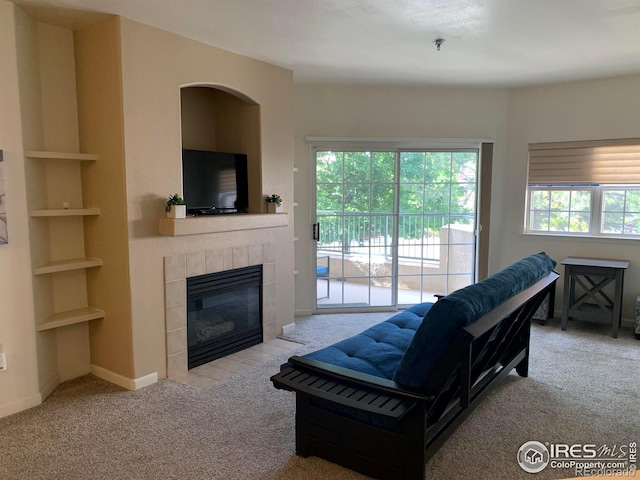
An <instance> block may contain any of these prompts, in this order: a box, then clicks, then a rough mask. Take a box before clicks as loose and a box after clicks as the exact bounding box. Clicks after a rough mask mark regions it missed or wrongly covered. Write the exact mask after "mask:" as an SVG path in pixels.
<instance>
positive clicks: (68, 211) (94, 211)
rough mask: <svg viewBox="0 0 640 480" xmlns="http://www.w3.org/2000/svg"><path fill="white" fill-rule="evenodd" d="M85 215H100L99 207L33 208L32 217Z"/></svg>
mask: <svg viewBox="0 0 640 480" xmlns="http://www.w3.org/2000/svg"><path fill="white" fill-rule="evenodd" d="M83 215H100V209H99V208H64V209H63V208H60V209H55V208H54V209H43V210H31V216H32V217H77V216H83Z"/></svg>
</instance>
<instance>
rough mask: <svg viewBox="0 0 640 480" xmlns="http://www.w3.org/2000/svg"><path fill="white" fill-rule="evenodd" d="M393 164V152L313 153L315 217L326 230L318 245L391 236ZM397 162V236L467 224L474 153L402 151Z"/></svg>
mask: <svg viewBox="0 0 640 480" xmlns="http://www.w3.org/2000/svg"><path fill="white" fill-rule="evenodd" d="M395 163H396V153H395V152H362V151H358V152H348V151H345V152H336V151H320V152H317V154H316V181H317V195H316V199H317V209H318V216H319V217H323V218H322V219H323V220H324V222H323V223H324V225H326V226H327V227H328V228H326V229H325V228H324V227H323V242H326V243H331V242H334V241H335V242H343V243H347V244H348V243H349V242H351V241H354V240H355V241H357V242H362V241H366V239H367V238H371V237H375V236H377V235H385V234H388V235H391V232H392V229H393V223H392V222H393V219H394V217H393V212H394V195H395V180H396V168H395ZM399 163H400V165H399V186H398V188H399V192H398V195H399V214H400V220H399V222H400V223H399V234H400V238H406V239H416V238H421V237H423V236H426V235H432V234H437V233H439V231H440V227H441V226H442V225H444V224H447V223H468V222H469V221H473V217H474V216H475V211H476V163H477V154H476V152H402V153H400V156H399ZM403 217H407V218H403ZM415 218H419V219H420V221H419V223H418V224H416V221H415ZM470 219H471V220H470ZM329 225H330V227H329Z"/></svg>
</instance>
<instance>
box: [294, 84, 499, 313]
mask: <svg viewBox="0 0 640 480" xmlns="http://www.w3.org/2000/svg"><path fill="white" fill-rule="evenodd" d="M294 98H295V101H294V107H295V108H294V119H295V122H294V125H295V163H296V166H297V167H298V169H299V171H298V173H296V175H295V187H296V197H297V198H296V200H297V202H298V203H299V207H298V208H296V225H295V235H296V236H297V237H298V238H299V239H300V240H299V241H298V242H297V243H296V250H295V253H296V255H295V257H296V266H295V268H296V270H297V271H298V272H299V274H298V276H297V279H296V294H295V302H296V303H295V309H296V312H297V313H298V314H308V313H310V312H311V310H312V308H314V307H315V300H314V297H313V295H314V293H313V291H312V287H313V278H314V277H313V269H312V268H313V263H312V262H313V258H314V255H313V254H314V250H313V249H314V248H315V245H314V244H313V243H312V241H311V239H310V237H311V236H310V231H311V212H312V211H313V209H314V206H313V205H311V196H312V195H311V178H312V176H313V175H314V172H313V160H312V159H311V154H310V149H309V145H308V143H307V142H305V137H307V136H317V137H371V138H376V137H377V138H432V139H436V138H440V139H442V138H459V139H465V138H466V139H469V138H476V139H478V138H481V139H492V140H495V142H496V145H495V149H494V167H493V172H494V175H493V180H494V182H502V181H504V177H503V175H502V174H501V171H502V170H503V169H502V168H501V165H502V164H503V163H504V162H505V143H506V142H505V134H506V128H507V92H506V90H496V89H473V88H433V87H432V88H426V87H425V88H393V87H347V86H345V87H343V86H318V85H298V86H296V88H295V97H294ZM494 208H495V207H494ZM496 234H497V232H496V231H495V230H493V229H492V237H491V239H492V241H493V238H494V236H495V235H496Z"/></svg>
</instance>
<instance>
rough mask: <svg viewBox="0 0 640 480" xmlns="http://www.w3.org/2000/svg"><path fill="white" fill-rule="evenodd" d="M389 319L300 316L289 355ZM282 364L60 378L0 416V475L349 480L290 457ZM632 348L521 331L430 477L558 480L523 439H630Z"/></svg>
mask: <svg viewBox="0 0 640 480" xmlns="http://www.w3.org/2000/svg"><path fill="white" fill-rule="evenodd" d="M388 316H389V314H373V315H372V314H357V315H323V316H316V317H308V318H302V319H299V321H298V327H297V329H296V332H295V334H293V335H292V339H295V340H296V341H298V342H304V343H305V345H301V349H300V352H301V353H302V352H306V351H310V350H313V349H315V348H317V347H319V346H322V345H326V344H330V343H332V342H334V341H335V340H337V339H339V338H341V337H342V336H345V335H350V334H353V333H356V332H358V331H361V330H362V329H364V328H366V327H367V326H369V325H370V324H372V323H375V322H377V321H380V320H381V319H382V318H386V317H388ZM285 360H286V357H283V358H282V359H278V360H276V361H271V362H269V363H266V364H263V365H261V366H258V367H255V368H253V369H252V370H250V371H247V372H244V373H242V374H239V375H237V376H235V377H232V378H230V379H228V380H226V381H223V382H221V383H218V384H216V385H214V386H213V387H211V388H209V389H207V390H199V389H196V388H193V387H189V386H185V385H181V384H179V383H176V382H173V381H171V380H164V381H161V382H159V383H157V384H155V385H152V386H150V387H147V388H145V389H143V390H139V391H136V392H130V391H125V390H122V389H120V388H118V387H115V386H113V385H111V384H109V383H107V382H104V381H102V380H100V379H97V378H95V377H93V376H86V377H83V378H80V379H76V380H74V381H71V382H67V383H65V384H63V385H62V386H60V387H59V388H58V389H57V390H56V392H54V394H53V395H52V396H51V397H50V398H49V399H48V400H47V401H46V402H45V403H44V404H43V405H41V406H39V407H36V408H33V409H31V410H28V411H26V412H21V413H19V414H16V415H12V416H10V417H6V418H4V419H0V479H2V480H13V479H29V480H31V479H169V478H176V479H203V480H204V479H225V480H226V479H295V480H298V479H319V480H320V479H359V478H365V477H363V476H361V475H358V474H356V473H354V472H351V471H349V470H346V469H343V468H341V467H339V466H337V465H333V464H331V463H329V462H325V461H323V460H320V459H318V458H314V457H311V458H307V459H302V458H298V457H296V456H295V453H294V437H293V436H294V414H295V405H294V400H293V399H292V398H291V396H290V395H289V394H288V393H287V392H283V391H278V390H276V389H274V388H273V387H272V385H271V383H270V382H269V377H270V375H272V374H274V373H276V372H277V370H278V367H279V364H280V363H281V362H283V361H285ZM639 365H640V342H638V341H637V340H635V339H634V338H633V332H632V331H631V330H630V329H625V330H623V331H622V332H621V338H619V339H613V338H611V337H610V336H609V332H608V330H607V329H606V328H604V327H601V326H598V325H591V324H576V323H572V324H571V328H570V330H569V331H567V332H562V331H561V330H560V328H559V325H558V324H557V323H553V324H551V325H548V326H545V327H540V326H538V325H534V326H533V333H532V353H531V367H530V376H529V378H520V377H517V376H515V375H514V376H509V377H508V378H507V379H506V381H505V382H504V383H503V384H502V386H501V387H500V388H499V389H498V390H496V391H495V392H494V393H493V394H492V395H490V396H489V397H488V398H487V399H486V400H485V401H484V402H483V403H482V405H481V406H480V407H479V408H478V409H477V410H476V411H475V412H474V413H473V414H472V415H471V416H470V417H469V419H467V421H466V422H465V423H463V424H462V425H461V426H460V428H459V429H458V430H457V431H456V433H455V434H454V435H453V436H452V437H451V438H450V439H449V440H448V442H447V443H446V444H445V446H444V447H443V448H442V449H441V450H440V451H439V452H438V453H437V454H436V455H435V456H434V458H433V459H432V460H431V461H430V462H429V463H428V464H427V472H428V475H427V478H433V479H485V478H486V479H498V480H499V479H505V480H507V479H508V480H514V479H534V478H535V479H536V480H538V479H541V480H542V479H545V480H546V479H558V478H564V477H571V476H574V475H573V472H572V471H570V470H551V469H549V468H547V469H546V470H545V471H543V472H541V473H538V474H528V473H525V472H524V471H522V470H521V469H520V467H519V466H518V464H517V463H516V453H517V450H518V448H519V447H520V445H522V443H524V442H526V441H529V440H538V441H541V442H558V443H596V444H603V443H607V444H609V445H613V444H617V445H619V444H621V443H628V442H630V441H636V442H638V441H640V418H639V413H638V412H639V410H638V399H639V398H640V381H639V380H640V379H639V378H638V377H639V375H638V366H639Z"/></svg>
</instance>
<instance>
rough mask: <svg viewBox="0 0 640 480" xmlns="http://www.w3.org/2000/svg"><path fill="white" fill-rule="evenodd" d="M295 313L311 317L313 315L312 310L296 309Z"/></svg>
mask: <svg viewBox="0 0 640 480" xmlns="http://www.w3.org/2000/svg"><path fill="white" fill-rule="evenodd" d="M293 314H294V315H295V316H296V317H310V316H311V315H313V312H312V311H311V310H295V311H294V312H293Z"/></svg>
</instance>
